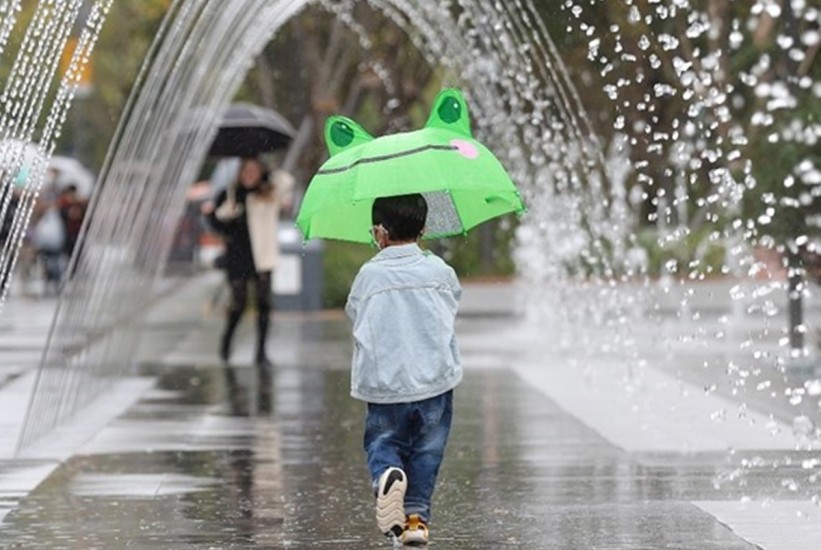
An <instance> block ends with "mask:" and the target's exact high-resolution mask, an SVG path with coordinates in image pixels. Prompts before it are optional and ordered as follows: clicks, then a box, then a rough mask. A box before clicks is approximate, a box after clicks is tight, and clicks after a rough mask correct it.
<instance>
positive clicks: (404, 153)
mask: <svg viewBox="0 0 821 550" xmlns="http://www.w3.org/2000/svg"><path fill="white" fill-rule="evenodd" d="M457 149H458V148H457V147H455V146H453V145H423V146H422V147H417V148H415V149H408V150H407V151H402V152H401V153H392V154H390V155H379V156H376V157H368V158H364V159H359V160H357V161H355V162H353V163H351V164H349V165H347V166H341V167H339V168H324V169H322V170H320V171H319V172H317V175H323V176H327V175H329V174H339V173H340V172H345V171H347V170H351V169H352V168H356V167H357V166H359V165H360V164H369V163H373V162H381V161H383V160H391V159H395V158H399V157H407V156H410V155H415V154H417V153H422V152H424V151H455V150H457Z"/></svg>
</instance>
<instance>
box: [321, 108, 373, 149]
mask: <svg viewBox="0 0 821 550" xmlns="http://www.w3.org/2000/svg"><path fill="white" fill-rule="evenodd" d="M369 141H373V136H372V135H370V134H369V133H368V132H366V131H365V129H364V128H363V127H362V126H360V125H359V124H357V123H356V122H354V121H353V120H351V119H349V118H348V117H344V116H332V117H329V118H328V120H327V121H326V122H325V143H326V144H327V145H328V152H329V153H330V154H331V156H334V155H336V154H337V153H340V152H342V151H345V150H346V149H350V148H351V147H356V146H357V145H361V144H363V143H367V142H369Z"/></svg>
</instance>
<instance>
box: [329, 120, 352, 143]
mask: <svg viewBox="0 0 821 550" xmlns="http://www.w3.org/2000/svg"><path fill="white" fill-rule="evenodd" d="M331 140H332V141H333V142H334V145H336V146H337V147H347V146H348V145H350V144H351V142H352V141H353V128H351V127H350V126H348V125H347V124H345V123H344V122H334V124H333V126H331Z"/></svg>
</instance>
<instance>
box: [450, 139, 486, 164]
mask: <svg viewBox="0 0 821 550" xmlns="http://www.w3.org/2000/svg"><path fill="white" fill-rule="evenodd" d="M450 144H451V145H452V146H454V147H455V148H456V150H457V151H459V154H460V155H462V156H463V157H465V158H466V159H470V160H473V159H475V158H477V157H478V156H479V149H477V148H476V146H475V145H474V144H472V143H470V142H469V141H464V140H461V139H454V140H453V141H451V142H450Z"/></svg>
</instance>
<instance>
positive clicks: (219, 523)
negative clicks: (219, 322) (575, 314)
mask: <svg viewBox="0 0 821 550" xmlns="http://www.w3.org/2000/svg"><path fill="white" fill-rule="evenodd" d="M463 329H464V330H467V331H470V330H481V324H477V325H476V326H470V325H469V324H468V326H464V327H463ZM276 330H277V335H276V337H275V342H274V345H272V347H271V349H272V352H273V355H274V357H275V358H278V359H277V364H276V366H275V367H274V369H273V370H272V372H271V373H270V378H268V379H267V380H266V377H265V376H263V375H261V373H259V372H256V370H255V369H254V368H251V367H248V366H237V367H234V368H232V369H229V370H226V369H224V368H222V367H219V366H217V365H215V364H211V365H209V364H205V363H203V364H199V365H189V366H168V365H162V364H158V365H152V366H151V367H150V369H149V370H151V371H152V372H153V373H155V374H157V375H158V376H159V383H158V386H157V388H156V389H155V390H154V391H152V392H151V393H149V394H148V395H147V396H146V397H145V398H144V399H143V400H142V401H141V402H140V403H139V404H138V406H136V407H135V408H133V409H132V410H131V411H130V412H129V413H128V414H126V415H125V416H124V417H122V418H120V419H118V420H117V421H115V422H114V423H112V424H111V425H109V426H108V427H107V428H106V429H105V430H103V431H102V432H101V433H100V434H98V436H97V437H95V439H94V440H93V441H91V442H90V443H89V444H88V445H87V446H86V447H85V448H84V449H83V451H82V453H81V454H80V455H78V456H77V457H75V458H73V459H71V460H70V461H69V462H67V463H66V464H65V465H63V466H62V467H61V468H60V469H59V470H57V471H56V472H55V473H54V474H53V475H52V476H50V477H49V478H48V480H47V481H46V482H45V483H44V484H42V485H41V486H40V487H39V488H38V489H37V490H36V491H35V492H34V493H32V494H31V495H29V497H28V498H26V499H24V500H23V501H22V503H21V505H20V506H19V507H18V508H17V509H16V510H15V511H13V512H12V513H11V514H9V516H7V517H6V518H5V521H4V523H3V524H2V525H1V526H0V540H1V541H2V545H3V547H8V548H105V549H109V548H126V547H127V548H250V547H256V548H346V549H366V548H389V547H390V545H389V544H387V543H386V541H385V540H384V539H383V538H382V537H381V536H380V535H379V534H378V533H377V531H376V528H375V525H374V521H373V517H372V510H371V508H372V502H371V495H370V490H369V487H368V485H369V484H368V480H367V473H366V469H365V465H364V458H363V452H362V449H361V430H362V420H363V417H364V406H363V404H361V403H359V402H357V401H355V400H353V399H351V398H350V397H349V396H348V371H347V367H348V361H349V348H350V344H349V340H348V338H349V336H348V332H347V330H348V328H347V324H346V323H345V322H343V321H338V320H336V321H334V320H326V321H303V320H298V319H291V320H288V319H285V320H280V321H279V322H278V324H277V329H276ZM199 339H200V343H199V345H200V347H201V348H204V349H209V350H210V349H211V348H212V347H213V342H214V341H216V340H215V339H214V338H213V334H208V333H207V332H206V333H203V334H202V335H201V336H200V337H199ZM722 460H724V457H718V456H698V455H696V456H690V457H680V456H672V457H667V456H664V457H644V459H639V458H637V457H636V456H634V455H629V454H627V453H625V452H623V451H621V450H620V449H618V448H616V447H614V446H612V445H610V444H609V443H608V442H607V441H605V440H604V439H602V438H601V437H600V436H599V435H597V434H596V433H595V432H593V431H592V430H590V429H588V428H587V427H585V426H584V425H583V424H581V423H580V422H578V421H577V420H576V419H574V418H573V417H571V416H569V415H568V414H566V413H565V412H564V411H562V410H561V409H559V408H558V407H556V406H555V405H554V404H553V403H552V402H551V401H549V400H548V399H546V398H545V397H544V396H542V395H541V394H539V393H538V392H537V391H535V390H533V389H531V388H529V387H527V386H526V385H525V384H524V383H523V382H522V381H521V380H520V379H518V378H517V377H516V376H515V375H513V374H511V371H508V370H506V369H505V368H504V365H503V364H499V365H498V367H497V368H493V367H488V368H482V369H476V368H470V365H468V372H467V375H466V379H465V382H464V384H463V385H462V386H461V387H460V388H459V390H458V392H457V401H456V412H455V419H454V429H453V436H452V439H451V442H450V446H449V448H448V454H447V458H446V462H445V465H444V467H443V471H442V474H441V482H440V485H439V487H438V491H437V494H436V496H435V501H434V523H433V526H432V538H433V541H434V542H433V543H432V544H431V547H433V548H442V549H477V548H506V547H519V548H529V549H575V548H585V549H590V548H598V549H605V548H607V549H628V548H629V549H639V548H644V549H656V548H676V549H679V550H684V549H693V550H696V549H698V550H702V549H705V548H721V549H729V550H733V549H752V548H754V547H753V546H752V545H749V544H747V543H745V542H744V541H742V540H740V539H739V538H737V537H736V536H735V535H733V533H731V532H730V531H729V530H728V529H727V528H725V527H724V526H722V525H721V524H719V523H718V522H717V521H716V520H715V519H714V518H713V517H712V516H710V515H708V514H706V513H704V512H702V511H700V510H699V509H698V508H696V507H695V506H693V505H691V504H690V503H689V502H690V501H691V500H699V499H703V500H709V499H729V498H738V496H739V495H733V494H728V493H726V492H725V493H720V494H719V493H717V492H716V491H715V490H714V489H713V487H712V482H711V480H712V478H713V477H714V476H715V473H716V467H717V465H718V464H719V463H720V462H721V461H722Z"/></svg>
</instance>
